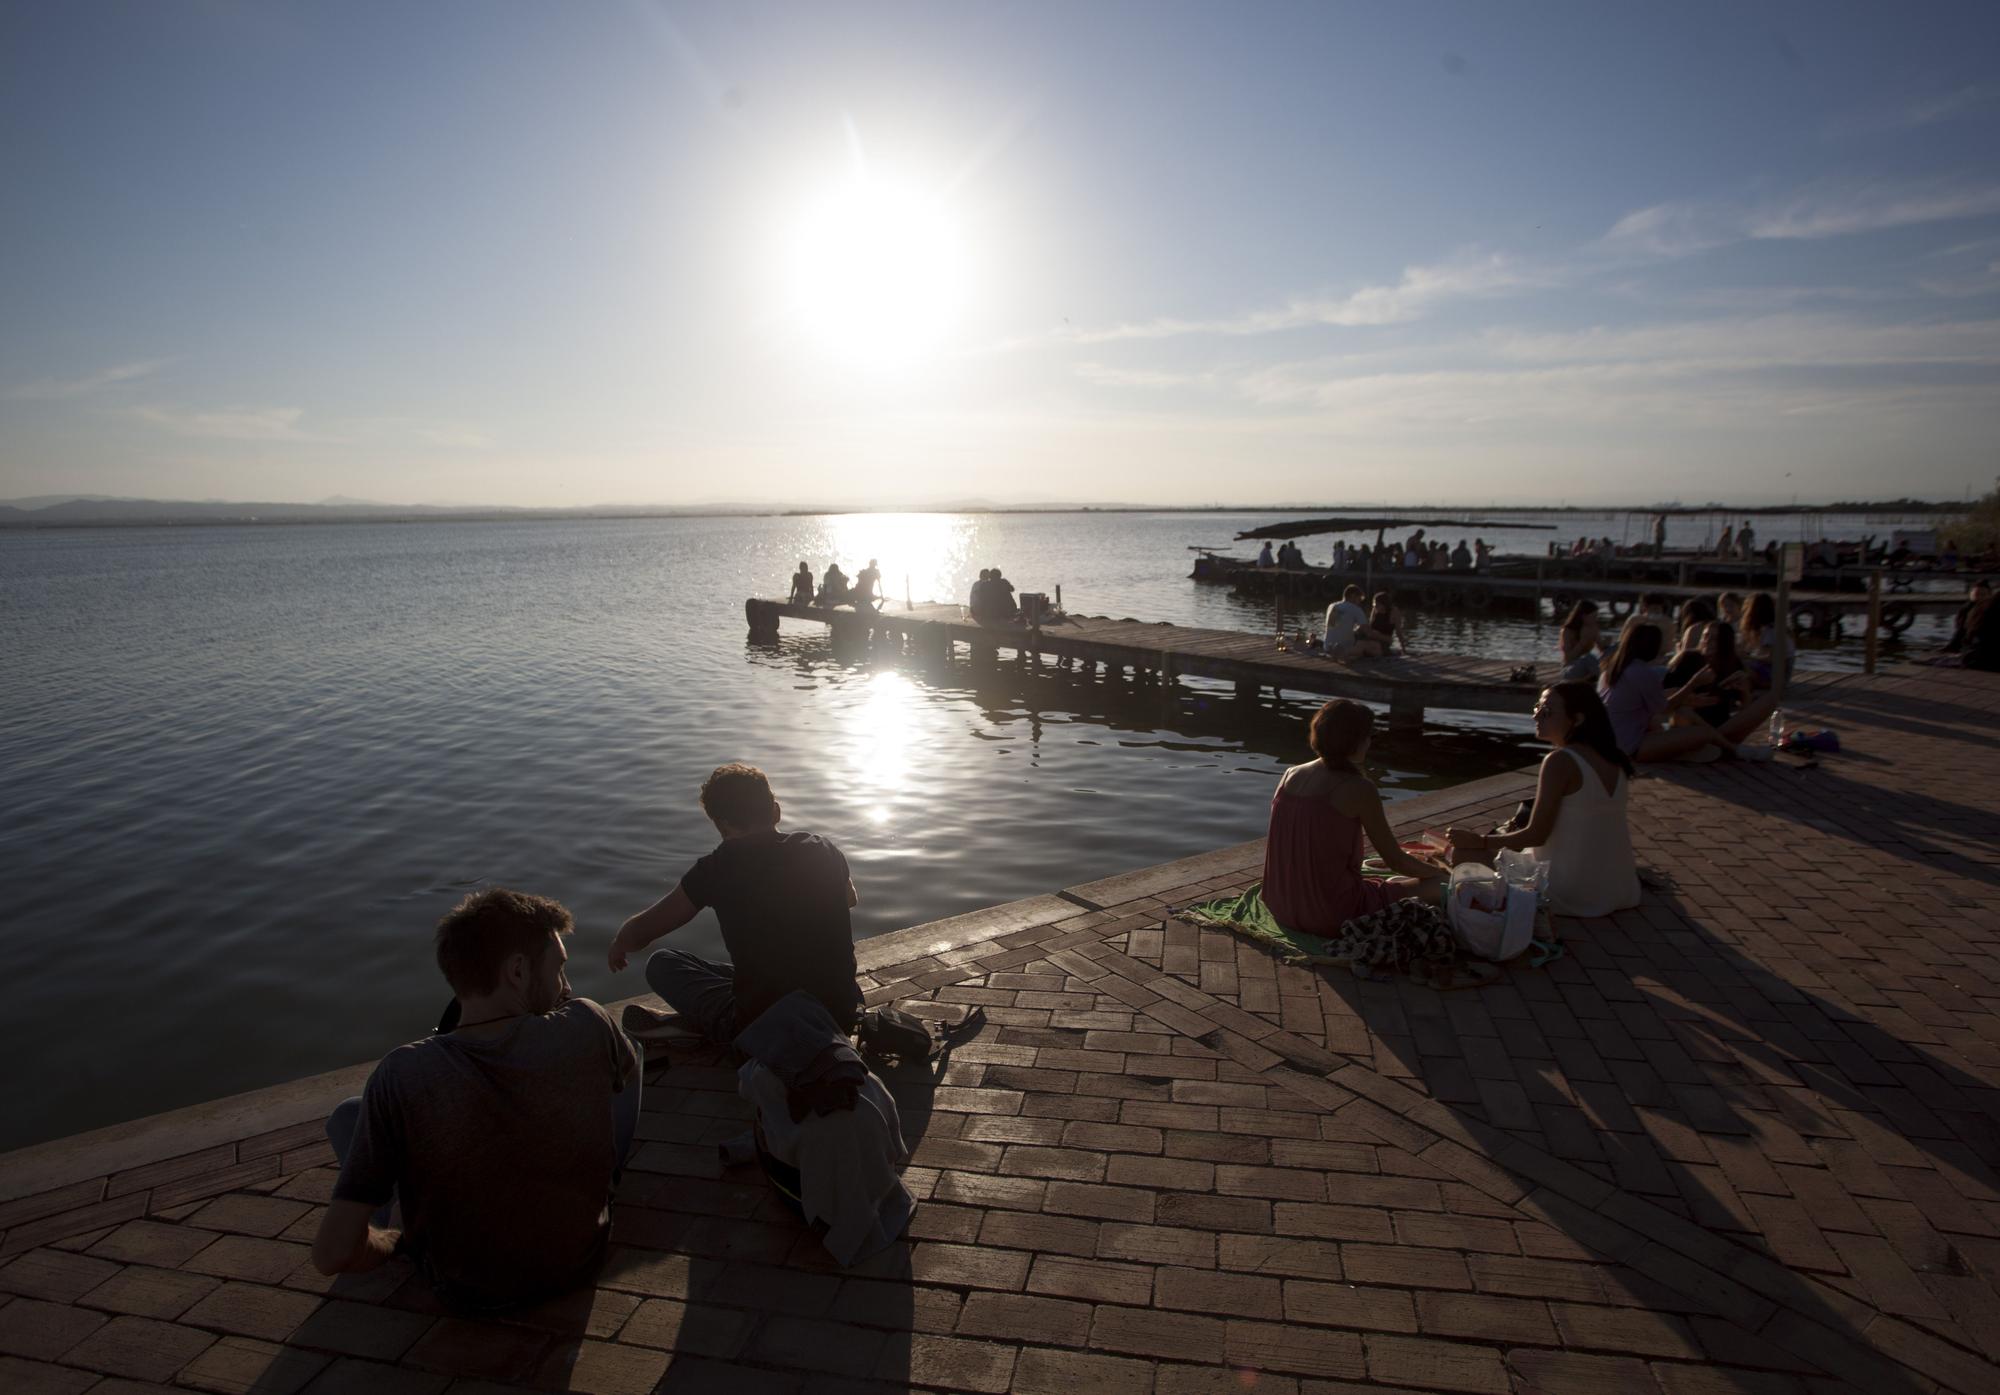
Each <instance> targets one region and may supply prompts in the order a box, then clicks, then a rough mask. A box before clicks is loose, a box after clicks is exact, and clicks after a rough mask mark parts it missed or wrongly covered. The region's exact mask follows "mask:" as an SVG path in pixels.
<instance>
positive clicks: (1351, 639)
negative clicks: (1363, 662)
mask: <svg viewBox="0 0 2000 1395" xmlns="http://www.w3.org/2000/svg"><path fill="white" fill-rule="evenodd" d="M1365 595H1366V593H1365V592H1364V591H1362V589H1361V588H1360V587H1359V586H1350V587H1348V588H1347V591H1346V592H1345V594H1343V595H1342V597H1341V598H1340V599H1339V600H1337V601H1335V602H1334V603H1333V604H1332V605H1330V606H1328V607H1327V608H1326V638H1325V640H1324V641H1322V642H1323V643H1324V644H1325V646H1326V656H1327V657H1328V658H1329V659H1367V658H1373V657H1374V656H1376V655H1377V654H1380V653H1381V652H1382V646H1381V644H1380V643H1379V642H1378V641H1376V640H1373V639H1362V638H1361V637H1360V635H1361V630H1362V627H1363V626H1365V625H1366V624H1367V623H1368V612H1367V611H1366V610H1364V609H1362V606H1361V602H1362V600H1363V598H1364V596H1365Z"/></svg>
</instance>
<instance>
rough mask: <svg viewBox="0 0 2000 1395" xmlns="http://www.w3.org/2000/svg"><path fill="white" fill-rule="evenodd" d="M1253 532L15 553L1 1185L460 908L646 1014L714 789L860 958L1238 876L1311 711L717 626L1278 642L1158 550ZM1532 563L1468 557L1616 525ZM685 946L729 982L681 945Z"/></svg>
mask: <svg viewBox="0 0 2000 1395" xmlns="http://www.w3.org/2000/svg"><path fill="white" fill-rule="evenodd" d="M1273 517H1275V516H1274V515H1254V516H1253V515H1241V516H1227V517H1224V516H1216V515H1184V514H1050V515H985V516H954V515H850V516H840V517H812V518H726V519H640V520H615V521H562V522H521V523H492V524H487V523H480V524H471V523H433V524H381V525H372V524H371V525H324V526H303V527H247V528H162V529H116V528H113V529H80V530H63V531H51V532H46V533H42V532H21V531H15V532H4V533H0V791H4V796H5V797H4V799H0V867H4V869H5V872H6V881H7V885H8V888H9V891H10V898H9V900H10V904H9V907H8V914H7V915H6V916H5V917H4V918H0V945H4V949H5V952H6V956H7V963H8V965H9V968H10V978H11V985H10V986H11V988H12V992H11V994H10V998H11V1002H12V1004H13V1006H12V1008H11V1009H10V1023H9V1030H8V1034H7V1040H8V1043H9V1045H10V1047H11V1048H12V1049H11V1050H10V1052H9V1056H10V1059H11V1061H12V1063H13V1064H12V1068H11V1069H10V1070H9V1071H8V1072H7V1073H6V1079H5V1083H4V1085H0V1147H8V1146H14V1145H18V1144H22V1143H26V1142H31V1141H34V1140H37V1139H41V1138H47V1137H52V1136H56V1135H61V1134H66V1133H70V1132H74V1131H76V1130H79V1129H83V1128H89V1127H94V1126H97V1125H100V1124H106V1123H112V1122H116V1121H119V1120H122V1119H128V1118H132V1117H135V1116H138V1115H141V1114H146V1113H151V1112H153V1111H156V1110H161V1109H167V1108H172V1107H174V1106H177V1105H182V1104H187V1103H191V1102H195V1101H199V1100H205V1099H210V1098H214V1097H216V1096H220V1095H225V1094H229V1093H233V1092H235V1091H239V1090H243V1089H248V1088H251V1087H254V1086H258V1085H265V1084H270V1083H273V1082H276V1081H280V1080H285V1079H290V1078H293V1077H296V1076H299V1075H303V1074H307V1073H310V1072H314V1071H320V1070H326V1069H331V1068H333V1067H336V1066H343V1065H348V1064H351V1063H353V1062H356V1061H362V1060H368V1059H372V1058H374V1057H376V1056H379V1055H380V1054H381V1053H382V1052H383V1051H384V1050H386V1049H387V1048H388V1047H389V1046H391V1045H394V1044H395V1043H397V1042H399V1041H402V1040H406V1039H408V1038H409V1037H411V1036H414V1035H417V1034H418V1033H420V1032H421V1031H422V1030H423V1029H424V1028H425V1027H426V1026H427V1025H428V1023H429V1022H431V1021H432V1020H434V1018H435V1017H436V1014H437V1010H438V1007H439V1006H440V1004H441V1002H442V1000H443V998H444V997H445V996H446V994H445V990H444V988H443V984H442V981H441V980H440V979H439V978H438V976H437V972H436V969H435V967H434V966H433V963H432V960H431V953H430V931H431V926H432V925H433V924H434V923H435V921H436V919H437V917H438V916H439V915H440V914H441V913H442V912H443V911H445V910H446V909H448V908H449V907H450V906H451V904H452V903H453V902H454V901H455V900H456V899H457V898H458V897H460V896H461V895H463V894H464V893H465V892H466V891H467V890H469V889H472V888H475V887H479V886H484V885H492V884H504V885H512V886H518V887H522V888H526V889H529V890H533V891H538V892H542V893H545V894H548V895H552V896H555V897H558V898H559V899H561V900H562V901H564V902H565V903H566V904H568V906H569V907H570V908H571V910H572V911H574V912H575V914H576V917H577V922H578V927H579V928H578V933H577V935H576V937H575V939H574V940H573V941H572V942H571V980H572V982H573V984H574V986H575V989H576V991H577V992H578V993H580V994H586V995H589V996H592V997H598V998H604V999H609V998H615V997H621V996H625V995H628V994H632V993H637V992H641V991H643V990H644V984H643V982H642V981H641V979H640V977H639V975H638V973H637V971H636V969H635V970H631V971H628V972H627V973H626V974H624V975H622V976H619V977H616V978H614V977H613V976H612V975H611V974H610V972H609V971H608V970H607V969H606V967H605V965H604V959H603V951H604V946H605V944H606V942H607V941H608V939H609V936H610V934H611V932H612V931H613V930H614V929H615V928H616V926H617V924H618V922H619V921H620V920H622V919H623V918H624V917H625V916H627V915H629V914H631V913H632V912H634V911H636V910H638V909H640V908H641V907H643V906H645V905H646V904H648V903H649V902H650V901H651V900H653V899H654V898H655V897H656V896H658V895H659V894H661V893H662V892H664V891H665V890H666V889H667V888H668V887H670V886H671V885H672V884H673V882H674V880H675V879H676V877H677V876H678V875H679V874H680V873H681V872H682V871H683V870H684V869H685V868H686V867H687V866H688V864H689V863H691V862H692V861H693V860H694V859H695V858H696V857H698V856H700V855H701V854H702V853H703V852H705V851H707V850H708V849H709V847H710V846H712V844H713V842H714V834H713V830H712V829H711V828H710V827H709V825H708V824H707V822H706V821H705V820H704V819H703V818H702V816H701V813H700V810H699V808H698V806H697V804H696V802H695V793H696V790H697V788H698V786H699V785H700V782H701V780H702V777H703V776H704V775H705V774H706V773H707V772H708V771H709V770H710V769H711V768H712V767H714V766H715V765H717V764H718V763H720V762H722V761H725V760H737V759H741V760H749V761H753V762H755V763H757V764H759V765H761V766H763V767H764V768H765V769H766V770H767V771H768V772H769V773H770V775H771V777H772V780H773V783H774V786H775V788H776V790H777V793H778V795H779V797H780V799H781V800H782V801H783V803H784V806H785V814H786V822H787V824H788V825H791V826H802V827H810V828H813V829H816V830H818V831H820V832H823V833H825V834H827V835H829V836H830V837H832V838H833V839H834V840H835V841H836V842H838V843H839V844H840V845H841V847H843V848H844V849H845V850H846V852H847V854H848V856H849V859H850V861H851V862H852V864H853V868H854V877H855V881H856V883H857V885H858V887H859V890H860V892H861V897H862V904H861V906H860V908H859V910H858V911H857V912H856V919H857V933H859V934H862V935H871V934H879V933H881V932H883V931H885V930H890V929H896V928H900V927H902V926H905V925H909V924H914V923H917V922H921V921H926V920H931V919H935V918H937V917H940V916H946V915H952V914H955V913H958V912H961V911H967V910H972V909H976V908H978V907H981V906H986V905H991V904H993V903H995V902H999V901H1007V900H1012V899H1015V898H1017V897H1021V896H1027V895H1032V894H1035V893H1038V892H1042V891H1047V890H1052V889H1054V888H1058V887H1061V886H1065V885H1070V884H1073V883H1075V882H1079V881H1084V880H1089V879H1093V878H1096V877H1100V876H1104V875H1108V874H1110V873H1113V872H1118V871H1123V870H1127V869H1129V868H1133V867H1139V866H1144V865H1147V864H1150V863H1154V862H1159V861H1163V860H1165V859H1168V858H1173V857H1178V856H1182V855H1185V854H1188V853H1193V852H1199V851H1202V850H1205V849H1208V848H1212V847H1215V846H1218V845H1221V844H1225V843H1232V842H1237V841H1240V840H1242V839H1245V838H1252V837H1255V836H1257V835H1258V834H1260V833H1261V832H1262V831H1263V827H1264V818H1265V804H1266V801H1267V800H1268V798H1269V794H1270V790H1271V787H1272V784H1273V782H1274V781H1275V779H1276V777H1277V775H1278V773H1279V772H1280V771H1281V770H1282V769H1283V768H1284V766H1285V765H1287V764H1290V763H1293V762H1295V761H1298V760H1301V759H1305V758H1307V755H1308V753H1307V752H1306V750H1305V743H1304V726H1305V719H1306V717H1307V716H1308V715H1309V714H1310V712H1311V710H1312V705H1311V704H1309V703H1306V702H1303V701H1300V702H1293V703H1286V704H1281V705H1275V706H1274V705H1271V704H1268V703H1266V704H1263V705H1247V706H1246V705H1244V704H1240V703H1238V702H1237V700H1236V699H1235V698H1234V697H1233V695H1232V694H1230V693H1228V692H1227V691H1226V690H1222V689H1219V688H1213V687H1204V686H1203V685H1200V684H1194V685H1190V686H1189V688H1188V689H1187V691H1186V692H1185V693H1184V695H1183V696H1182V698H1181V699H1180V700H1179V701H1178V702H1177V703H1176V704H1175V705H1173V706H1172V707H1171V708H1170V707H1168V706H1166V705H1164V704H1163V703H1162V701H1161V699H1160V697H1159V695H1158V693H1157V692H1155V691H1151V690H1136V691H1135V690H1133V689H1132V688H1130V687H1129V686H1127V685H1125V684H1122V683H1119V682H1117V681H1106V680H1103V679H1099V680H1097V681H1095V682H1081V681H1078V680H1076V679H1075V678H1073V677H1070V676H1066V675H1056V674H1051V673H1047V672H1043V673H1029V672H1026V671H1024V670H1022V669H1021V668H1020V667H1018V666H1016V665H1013V664H1003V665H1000V666H998V667H993V668H976V667H974V666H972V664H971V663H970V662H969V661H967V660H960V661H959V662H957V663H955V664H954V665H952V666H951V667H949V668H948V669H946V670H944V671H942V672H931V671H928V670H926V669H925V668H923V667H922V666H921V665H920V664H918V663H916V662H915V661H904V660H903V659H901V658H900V657H886V656H885V657H881V658H875V659H871V658H868V657H865V656H863V657H854V656H849V655H845V654H843V655H841V656H838V657H837V656H836V655H835V654H834V653H833V651H832V649H831V647H830V643H829V640H828V637H827V636H826V634H825V633H824V631H823V630H822V628H821V627H819V626H792V625H789V624H788V626H787V628H786V631H785V634H784V637H783V639H782V640H781V642H780V643H779V644H777V645H776V646H772V647H755V646H751V645H749V644H747V643H746V640H745V624H744V617H743V600H744V598H745V597H746V596H749V595H753V594H763V595H775V594H781V593H782V591H783V589H784V586H785V581H786V576H787V574H788V573H789V572H790V571H791V569H792V568H793V567H794V566H795V565H796V564H797V562H798V559H800V558H801V557H804V558H808V559H810V560H811V561H812V563H813V565H814V568H815V570H818V569H819V568H822V567H824V565H825V563H826V561H827V559H828V557H829V556H837V557H838V558H839V559H840V560H841V562H842V564H843V566H844V567H845V568H846V570H847V571H848V572H849V573H850V574H852V573H853V572H854V571H856V570H858V569H859V567H860V566H861V565H862V564H863V563H864V562H865V561H866V559H867V558H869V557H871V556H872V557H879V558H880V559H881V560H882V570H883V573H884V576H885V578H886V582H887V586H886V589H887V590H888V591H889V592H890V594H891V595H892V596H894V597H895V598H896V599H898V600H900V599H901V598H902V596H903V595H904V592H905V590H906V587H907V590H908V591H909V592H910V593H911V594H913V595H914V596H915V597H916V598H917V599H919V600H923V599H929V598H939V599H943V598H948V597H962V596H963V595H964V594H965V591H966V588H967V586H968V585H969V583H970V580H971V578H972V577H973V576H974V575H975V574H976V573H977V572H978V570H979V569H980V568H981V567H984V566H991V565H998V566H1001V567H1003V568H1004V569H1005V570H1006V572H1007V574H1008V576H1009V577H1010V578H1011V579H1012V580H1014V581H1015V582H1016V583H1017V584H1018V585H1019V586H1021V587H1022V588H1023V589H1025V590H1047V591H1053V590H1054V589H1055V587H1056V585H1057V584H1061V586H1062V587H1063V592H1064V600H1065V602H1066V603H1067V605H1068V606H1069V608H1070V609H1071V610H1073V611H1078V612H1083V613H1091V614H1111V615H1131V616H1138V617H1142V618H1146V619H1157V620H1177V621H1183V622H1188V623H1196V624H1205V625H1212V626H1218V627H1224V628H1235V629H1244V630H1258V631H1266V632H1268V630H1269V629H1270V627H1271V624H1272V619H1273V617H1272V613H1271V612H1270V610H1269V609H1268V608H1267V607H1265V606H1263V605H1260V604H1253V603H1249V602H1243V601H1238V600H1236V599H1234V598H1233V597H1232V596H1231V595H1230V594H1229V593H1228V592H1227V591H1226V590H1225V589H1223V588H1218V587H1211V586H1201V585H1197V584H1196V583H1193V582H1191V581H1188V580H1186V575H1187V571H1188V569H1189V565H1190V556H1191V554H1190V553H1189V552H1188V551H1187V548H1188V546H1189V545H1190V544H1220V543H1226V542H1227V541H1228V539H1229V538H1230V536H1231V535H1232V534H1233V533H1234V532H1235V531H1236V530H1237V529H1238V528H1240V527H1247V526H1252V525H1254V524H1256V523H1259V522H1268V521H1271V519H1272V518H1273ZM1561 521H1562V523H1563V531H1561V532H1558V533H1553V534H1551V533H1531V532H1520V533H1518V534H1509V533H1504V532H1503V533H1494V532H1490V531H1489V532H1488V534H1487V536H1488V537H1489V538H1491V539H1497V540H1498V541H1499V542H1500V543H1501V544H1502V550H1503V551H1511V550H1522V551H1527V550H1534V551H1539V550H1541V548H1542V547H1543V545H1544V544H1545V542H1546V541H1547V540H1548V539H1549V538H1552V537H1553V538H1556V539H1558V540H1561V541H1566V540H1567V539H1568V537H1569V536H1571V532H1572V530H1575V529H1581V530H1583V531H1587V532H1590V533H1593V534H1601V533H1605V532H1609V533H1611V534H1612V535H1613V536H1618V535H1619V531H1620V528H1621V526H1622V520H1621V518H1620V516H1618V515H1611V516H1609V518H1608V519H1592V518H1588V517H1585V518H1581V519H1579V518H1575V517H1564V518H1563V519H1562V520H1561ZM1759 522H1760V531H1762V530H1763V525H1764V523H1765V522H1767V521H1766V520H1760V521H1759ZM1768 522H1770V523H1773V524H1779V525H1782V524H1784V523H1786V522H1789V520H1768ZM1830 531H1832V532H1834V533H1835V534H1836V535H1837V536H1838V535H1858V534H1859V533H1860V532H1862V531H1864V530H1863V528H1862V527H1861V526H1860V525H1859V523H1858V522H1857V524H1856V526H1854V527H1852V528H1850V529H1847V530H1845V531H1844V533H1843V530H1842V529H1839V528H1832V529H1830ZM1866 531H1873V532H1881V531H1883V529H1882V528H1881V527H1879V526H1874V527H1870V528H1868V529H1867V530H1866ZM1698 535H1699V534H1698V532H1697V534H1696V536H1698ZM1772 535H1773V534H1772V533H1770V532H1766V533H1765V536H1772ZM1330 545H1331V542H1330V539H1308V540H1307V541H1306V550H1307V554H1308V556H1310V557H1313V558H1315V559H1318V558H1322V557H1323V556H1324V554H1325V553H1326V551H1327V550H1328V548H1329V547H1330ZM906 577H907V582H906V580H905V578H906ZM1935 632H1936V626H1935V624H1934V622H1930V621H1923V622H1920V623H1919V625H1918V626H1917V628H1916V629H1915V630H1913V631H1912V632H1911V634H1910V636H1909V639H1910V640H1911V641H1912V642H1922V641H1925V640H1927V639H1929V638H1931V637H1933V636H1934V634H1935ZM1412 641H1413V643H1415V644H1416V645H1418V646H1419V647H1431V648H1435V649H1443V650H1451V651H1459V652H1474V653H1488V654H1498V655H1507V656H1515V657H1521V658H1528V657H1531V656H1532V657H1538V658H1541V659H1544V660H1546V659H1547V658H1549V657H1550V656H1552V654H1553V652H1554V632H1553V629H1552V628H1551V627H1550V626H1548V625H1542V626H1536V625H1534V624H1531V623H1529V622H1527V621H1525V620H1521V621H1509V620H1480V621H1473V620H1469V619H1464V618H1459V617H1438V618H1437V619H1434V620H1426V619H1424V618H1423V617H1417V619H1416V621H1415V625H1414V628H1413V632H1412ZM1858 652H1859V649H1858V642H1857V641H1848V642H1847V643H1846V644H1844V645H1842V646H1839V647H1837V648H1835V649H1833V650H1830V651H1815V652H1813V653H1811V654H1809V655H1808V657H1807V662H1811V663H1852V662H1856V661H1857V660H1856V657H1855V656H1856V655H1858ZM1433 715H1434V716H1436V715H1437V714H1433ZM1525 725H1526V724H1525V719H1508V718H1491V717H1488V718H1473V717H1467V718H1465V719H1464V720H1463V721H1462V722H1461V721H1451V720H1449V714H1447V720H1445V721H1444V722H1443V723H1442V724H1440V725H1435V726H1432V727H1430V728H1428V729H1427V730H1426V731H1425V732H1424V733H1423V734H1422V735H1421V736H1410V737H1401V738H1383V739H1381V740H1379V741H1378V743H1377V746H1376V749H1375V753H1374V762H1375V763H1376V764H1377V765H1378V766H1379V768H1380V774H1381V778H1382V781H1383V785H1384V788H1385V791H1386V792H1387V793H1389V794H1390V795H1391V796H1395V795H1399V794H1407V793H1410V792H1413V791H1415V790H1419V789H1424V788H1432V787H1436V786H1439V785H1443V784H1450V783H1455V782H1457V781H1460V780H1464V779H1469V778H1474V777H1477V776H1480V775H1485V774H1490V773H1493V772H1495V771H1498V770H1504V769H1510V768H1515V767H1518V766H1520V765H1523V764H1526V763H1527V762H1528V761H1530V760H1532V759H1534V757H1535V750H1534V748H1533V747H1532V746H1531V745H1530V744H1528V742H1527V741H1526V739H1525ZM676 943H679V944H681V945H683V946H684V947H687V948H691V949H694V950H696V951H698V952H712V951H715V950H717V949H718V948H719V944H720V942H719V938H718V936H717V935H716V933H715V929H714V924H713V921H712V919H710V918H709V917H707V916H703V917H702V918H701V919H700V920H698V921H697V922H696V923H695V924H694V925H692V926H690V927H689V928H688V929H687V930H686V931H684V932H682V935H681V936H680V937H677V940H676Z"/></svg>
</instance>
